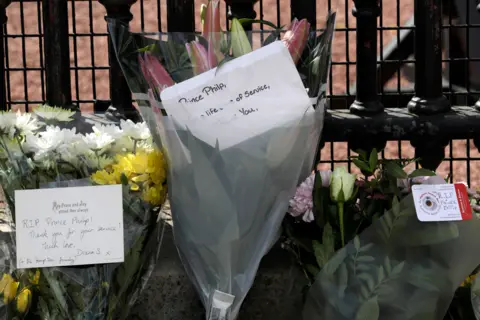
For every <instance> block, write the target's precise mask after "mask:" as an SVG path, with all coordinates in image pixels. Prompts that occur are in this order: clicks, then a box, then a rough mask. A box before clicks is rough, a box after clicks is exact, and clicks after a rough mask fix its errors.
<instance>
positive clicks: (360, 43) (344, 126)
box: [0, 0, 480, 169]
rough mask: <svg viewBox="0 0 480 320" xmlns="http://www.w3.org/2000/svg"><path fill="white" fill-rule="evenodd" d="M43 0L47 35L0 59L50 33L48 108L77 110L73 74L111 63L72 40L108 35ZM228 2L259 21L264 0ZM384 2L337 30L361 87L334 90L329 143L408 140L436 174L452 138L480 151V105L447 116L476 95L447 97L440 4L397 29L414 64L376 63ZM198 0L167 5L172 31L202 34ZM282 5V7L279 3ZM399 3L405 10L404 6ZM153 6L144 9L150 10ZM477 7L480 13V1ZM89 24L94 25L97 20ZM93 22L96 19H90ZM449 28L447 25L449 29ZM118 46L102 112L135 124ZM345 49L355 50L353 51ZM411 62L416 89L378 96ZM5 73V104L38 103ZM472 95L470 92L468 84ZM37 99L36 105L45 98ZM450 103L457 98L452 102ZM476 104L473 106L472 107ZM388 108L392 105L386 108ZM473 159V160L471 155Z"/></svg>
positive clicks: (307, 12)
mask: <svg viewBox="0 0 480 320" xmlns="http://www.w3.org/2000/svg"><path fill="white" fill-rule="evenodd" d="M21 1H27V0H21ZM37 1H42V5H43V10H42V11H43V22H44V28H43V30H44V32H43V34H42V33H41V32H39V34H38V35H37V34H31V31H30V34H24V33H23V32H22V33H21V34H10V35H4V34H3V33H0V38H1V39H0V42H1V43H0V54H2V58H3V59H4V57H5V52H4V48H3V44H4V41H7V40H8V39H13V38H15V37H22V38H27V37H30V38H33V37H43V36H44V37H45V46H44V48H45V73H46V76H45V79H46V88H47V92H46V95H45V98H46V101H47V102H48V103H49V104H54V105H61V106H67V107H72V94H71V83H70V73H71V72H76V71H77V70H92V72H94V71H95V70H105V69H106V66H94V65H93V62H92V66H91V67H90V66H83V65H82V66H78V65H75V66H70V59H69V55H70V48H69V36H70V37H74V38H75V37H85V36H87V37H90V36H91V37H96V36H98V37H105V36H106V33H104V32H102V33H98V32H97V33H93V31H91V34H89V33H85V32H84V33H76V32H75V31H74V32H73V34H70V35H69V33H68V10H67V2H68V0H37ZM77 1H81V0H77ZM86 1H89V0H86ZM162 1H163V0H162ZM222 1H223V0H222ZM225 1H226V3H227V5H228V9H229V18H231V17H241V18H256V17H257V13H256V12H255V4H256V3H257V2H258V0H225ZM287 1H288V0H287ZM379 1H380V0H354V3H355V8H354V9H353V15H354V16H355V17H356V19H357V28H356V29H353V28H350V27H349V26H348V24H347V25H346V27H345V28H339V29H338V30H340V31H342V32H346V33H348V32H351V31H353V30H356V35H357V48H356V49H357V50H356V55H357V59H356V61H355V62H353V61H349V59H348V58H347V61H335V62H334V63H333V64H334V65H335V66H341V67H344V68H347V70H348V67H349V66H350V65H353V64H355V63H356V77H357V82H356V88H355V97H354V96H352V95H350V94H349V93H348V90H347V93H346V94H338V93H330V94H331V96H330V97H331V98H330V99H331V101H330V102H331V104H330V105H331V106H336V105H338V106H343V109H344V110H328V111H327V115H326V118H325V127H324V128H325V129H324V135H323V140H324V141H348V142H349V147H350V149H352V150H354V151H356V150H358V149H363V150H366V151H368V150H371V149H372V148H374V147H375V148H377V149H378V150H380V149H383V148H385V145H386V141H387V140H409V141H411V144H412V145H413V146H414V147H415V155H416V157H419V158H421V165H422V166H424V167H426V168H429V169H435V168H437V167H438V165H439V164H440V163H441V161H442V160H443V159H444V150H445V147H446V146H447V145H448V143H449V142H450V140H451V139H473V140H474V142H475V145H476V146H477V147H479V146H480V126H478V123H479V121H480V112H478V111H476V109H478V110H479V111H480V100H479V101H478V102H477V104H476V109H475V108H472V107H471V106H470V107H453V108H452V110H451V111H450V112H447V111H449V110H450V104H451V103H450V101H449V100H448V99H447V98H446V97H445V96H444V94H448V96H449V97H450V96H451V97H452V98H455V97H459V96H461V95H462V94H463V95H469V94H474V93H475V92H474V91H468V92H466V93H458V92H453V91H452V90H451V91H452V92H447V91H446V90H445V88H443V87H442V75H443V74H442V62H446V63H447V64H449V63H451V62H452V61H454V60H452V59H451V58H448V59H443V60H442V48H441V47H442V46H441V41H442V36H441V34H442V23H441V19H442V16H441V12H442V8H441V2H442V1H441V0H415V26H414V27H413V26H408V27H406V28H400V27H397V28H396V29H395V28H394V29H395V30H397V29H398V30H401V29H403V30H407V29H413V30H414V40H413V39H411V37H410V40H411V42H413V41H415V61H414V60H407V59H408V58H407V53H408V52H400V53H398V54H397V55H388V57H394V58H390V60H392V59H393V60H394V61H390V62H389V61H377V33H378V31H379V30H381V32H383V31H384V30H390V29H392V27H384V26H380V27H379V26H378V25H377V20H378V16H379V14H380V10H381V9H380V8H381V6H380V2H379ZM472 1H473V0H472ZM99 2H100V3H101V4H102V5H103V6H104V7H105V8H106V11H107V17H109V18H114V19H118V20H121V21H123V22H124V23H126V24H128V23H129V22H130V21H131V20H132V18H133V15H132V13H131V11H130V10H131V6H132V5H133V4H135V3H136V2H137V0H99ZM195 2H196V3H197V5H198V4H199V3H198V0H196V1H195V0H166V3H167V11H166V15H167V30H168V31H169V32H192V31H194V30H195V18H196V17H195ZM202 2H203V1H202ZM9 3H10V1H9V0H0V23H5V22H6V15H5V7H6V6H7V5H8V4H9ZM38 3H39V2H38ZM157 3H158V5H159V6H160V3H161V1H160V0H157ZM277 4H280V1H277ZM282 4H283V5H285V4H286V5H288V2H282ZM73 5H74V4H73ZM397 5H399V3H398V2H397ZM290 6H291V15H292V17H295V18H298V19H302V18H307V19H308V20H309V22H310V23H311V25H312V28H318V27H319V26H318V25H317V24H316V20H317V10H316V1H315V0H301V1H300V0H290ZM264 7H265V5H263V4H262V3H261V6H260V15H261V17H262V8H264ZM146 8H147V7H145V10H147V9H146ZM477 9H478V10H479V11H480V4H479V6H478V8H477ZM278 10H280V9H278ZM398 10H399V9H398ZM470 12H472V11H470ZM397 14H398V11H397ZM277 15H278V20H280V18H279V17H280V11H278V12H277ZM90 19H91V20H92V18H91V17H90ZM142 21H143V20H142ZM90 23H93V22H92V21H91V22H90ZM279 24H280V23H279ZM281 24H282V25H284V24H286V22H285V21H282V23H281ZM399 25H400V24H399ZM142 26H143V22H142ZM244 27H245V29H246V30H251V29H252V28H251V25H250V26H249V25H246V26H244ZM449 27H450V26H446V27H445V28H449ZM461 27H462V28H465V27H469V26H468V23H467V26H465V25H463V26H461ZM472 27H474V26H472ZM159 28H160V25H159ZM91 30H93V29H91ZM399 38H401V37H399ZM109 41H110V40H109ZM399 42H400V41H399ZM112 49H113V48H112V45H111V43H110V42H109V53H108V54H109V66H110V67H109V70H110V73H109V79H110V99H111V101H110V102H106V103H105V102H103V101H100V102H99V103H97V104H96V105H95V111H105V110H106V109H107V108H108V106H110V105H112V106H113V107H115V108H116V109H117V110H118V111H120V112H121V113H123V114H125V115H126V116H127V117H128V118H132V119H135V118H136V117H137V116H138V114H137V112H136V111H135V109H134V108H133V107H132V96H131V93H130V90H129V87H128V85H127V83H126V81H125V79H124V77H123V73H122V71H121V68H120V66H119V64H118V62H117V60H116V58H115V54H114V52H113V50H112ZM79 50H83V48H82V47H79ZM346 50H348V46H347V49H346ZM392 52H398V48H397V50H396V51H395V48H392ZM40 54H41V53H40ZM92 55H93V52H92ZM466 59H467V60H469V61H478V59H480V57H467V58H466ZM92 61H93V59H92ZM388 63H391V65H388ZM404 63H415V66H416V68H415V71H416V74H415V91H411V92H405V91H402V92H400V84H398V90H397V91H398V92H393V93H391V92H388V91H386V90H385V91H382V93H381V94H380V95H379V94H378V91H379V90H380V89H381V88H380V87H379V84H378V77H379V76H380V75H383V76H385V74H386V73H388V74H389V75H393V74H394V73H395V69H397V67H400V66H401V65H402V64H404ZM75 64H76V62H75ZM383 66H387V68H384V69H383V71H384V72H379V69H378V68H382V67H383ZM42 67H43V66H42V65H41V66H40V67H32V66H28V67H26V64H25V63H24V67H23V68H21V67H18V66H14V67H12V68H7V72H9V71H24V72H26V71H30V70H33V71H36V72H39V71H40V72H41V71H42V70H43V68H42ZM387 69H388V70H387ZM386 71H388V72H386ZM4 73H5V64H2V66H1V67H0V99H1V100H2V101H0V103H2V102H3V104H2V106H5V105H6V104H5V102H6V101H7V102H8V103H9V104H11V105H12V104H28V103H33V102H34V101H33V100H34V99H31V100H32V101H24V100H25V99H17V100H15V101H8V100H9V99H7V98H6V94H5V81H6V80H5V75H4ZM387 80H388V77H387V78H385V79H382V81H381V82H382V84H383V83H384V82H387ZM77 81H78V79H77ZM92 81H95V76H93V77H92ZM450 89H451V86H450ZM25 90H27V89H25ZM402 90H403V89H402ZM467 90H469V89H468V87H467ZM77 91H78V90H77ZM93 99H95V97H94V98H93ZM26 100H28V98H26ZM35 100H36V101H37V100H38V98H37V99H35ZM77 100H78V101H77ZM77 100H74V101H75V103H83V102H91V101H87V100H88V99H87V100H85V99H80V98H78V99H77ZM36 101H35V102H36ZM451 101H455V100H453V99H452V100H451ZM474 101H475V100H473V101H470V105H472V104H473V102H474ZM384 105H385V106H386V107H388V108H386V109H384V107H383V106H384ZM407 105H408V110H407V109H406V108H403V109H401V108H400V109H392V108H391V107H395V106H400V107H405V106H407ZM348 107H350V111H349V110H345V109H346V108H348ZM333 109H335V107H333ZM408 111H410V113H409V112H408ZM425 114H427V115H428V116H427V115H425ZM332 152H333V151H332ZM467 155H469V153H468V152H467ZM332 157H333V153H332ZM467 158H468V157H467Z"/></svg>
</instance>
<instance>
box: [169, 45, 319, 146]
mask: <svg viewBox="0 0 480 320" xmlns="http://www.w3.org/2000/svg"><path fill="white" fill-rule="evenodd" d="M161 100H162V105H163V107H164V108H165V110H166V111H167V114H168V115H169V116H170V117H172V118H173V119H174V120H175V121H176V122H177V123H178V124H180V125H182V126H185V127H187V128H188V129H189V130H191V131H192V132H193V133H194V134H195V135H196V136H197V137H198V138H200V139H202V140H203V141H205V142H206V143H209V144H210V145H213V146H214V145H215V144H216V142H217V140H218V142H219V145H220V149H223V148H228V147H230V146H233V145H235V144H237V143H240V142H242V141H244V140H247V139H249V138H251V137H254V136H256V135H259V134H261V133H263V132H266V131H268V130H270V129H272V128H275V127H279V126H282V125H285V124H288V123H290V122H292V121H300V120H301V119H302V117H303V116H304V114H305V113H312V112H314V110H313V108H312V106H311V102H310V99H309V97H308V94H307V91H306V89H305V87H304V85H303V83H302V80H301V79H300V75H299V74H298V71H297V69H296V67H295V64H294V63H293V60H292V58H291V56H290V53H289V52H288V50H287V48H286V47H285V45H284V44H283V43H282V42H281V41H276V42H273V43H272V44H269V45H267V46H265V47H263V48H260V49H257V50H255V51H253V52H251V53H249V54H246V55H243V56H241V57H239V58H237V59H234V60H232V61H229V62H227V63H226V64H224V65H223V66H222V67H221V68H220V69H219V70H218V72H217V68H215V69H212V70H209V71H207V72H204V73H202V74H200V75H198V76H196V77H193V78H191V79H188V80H186V81H183V82H181V83H178V84H176V85H174V86H172V87H169V88H166V89H165V90H163V91H162V93H161Z"/></svg>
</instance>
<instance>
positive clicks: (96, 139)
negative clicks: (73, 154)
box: [83, 131, 115, 152]
mask: <svg viewBox="0 0 480 320" xmlns="http://www.w3.org/2000/svg"><path fill="white" fill-rule="evenodd" d="M83 141H84V142H85V144H86V145H87V146H88V148H89V149H91V150H93V151H96V152H101V151H104V149H105V148H107V147H109V146H111V145H112V143H114V142H115V139H114V138H113V137H112V136H111V135H110V134H108V133H106V132H101V131H97V132H92V133H88V134H86V135H85V136H83Z"/></svg>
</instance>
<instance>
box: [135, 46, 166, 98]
mask: <svg viewBox="0 0 480 320" xmlns="http://www.w3.org/2000/svg"><path fill="white" fill-rule="evenodd" d="M138 61H139V63H140V68H141V69H142V73H143V76H144V77H145V79H146V80H147V82H148V84H149V85H150V86H151V87H152V88H156V89H158V91H159V93H160V92H162V91H163V89H165V88H168V87H170V86H173V85H174V84H175V82H174V81H173V80H172V78H171V77H170V75H169V74H168V72H167V70H165V68H164V67H163V66H162V64H161V63H160V61H158V59H157V58H155V57H154V56H152V55H151V54H149V53H145V55H144V58H143V59H142V57H141V56H140V55H139V56H138Z"/></svg>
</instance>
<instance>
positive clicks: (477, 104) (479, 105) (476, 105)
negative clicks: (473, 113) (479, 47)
mask: <svg viewBox="0 0 480 320" xmlns="http://www.w3.org/2000/svg"><path fill="white" fill-rule="evenodd" d="M477 2H478V5H477V11H478V13H479V14H480V0H477ZM475 108H476V109H477V110H478V111H480V99H479V100H478V101H477V103H476V104H475Z"/></svg>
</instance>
